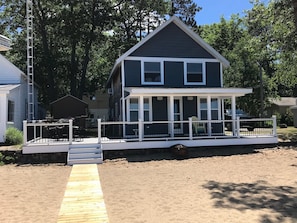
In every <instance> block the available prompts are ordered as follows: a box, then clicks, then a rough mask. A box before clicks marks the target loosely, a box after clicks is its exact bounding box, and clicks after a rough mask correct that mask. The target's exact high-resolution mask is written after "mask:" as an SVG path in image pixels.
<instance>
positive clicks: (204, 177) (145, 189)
mask: <svg viewBox="0 0 297 223" xmlns="http://www.w3.org/2000/svg"><path fill="white" fill-rule="evenodd" d="M239 150H240V151H241V153H240V154H239V153H238V151H239ZM98 170H99V174H100V178H101V186H102V189H103V193H104V199H105V203H106V207H107V213H108V216H109V220H110V223H144V222H150V223H159V222H160V223H169V222H170V223H177V222H178V223H192V222H193V223H197V222H198V223H199V222H202V223H207V222H211V223H217V222H218V223H239V222H244V223H254V222H257V223H279V222H288V223H296V222H297V149H296V148H293V149H290V148H285V149H259V150H253V149H240V148H236V149H229V148H225V149H219V148H218V149H199V150H196V151H194V152H193V151H191V152H190V158H188V159H184V160H177V159H175V158H174V157H172V155H171V154H170V153H153V154H136V155H132V154H131V155H124V156H122V157H121V158H117V159H110V160H106V161H105V162H104V164H101V165H98ZM70 171H71V167H69V166H64V165H62V164H61V165H57V164H50V165H24V166H15V165H6V166H0V205H1V206H0V222H4V223H6V222H22V223H23V222H25V223H26V222H46V223H47V222H56V221H57V217H58V213H59V208H60V205H61V202H62V199H63V195H64V190H65V188H66V184H67V180H68V177H69V174H70Z"/></svg>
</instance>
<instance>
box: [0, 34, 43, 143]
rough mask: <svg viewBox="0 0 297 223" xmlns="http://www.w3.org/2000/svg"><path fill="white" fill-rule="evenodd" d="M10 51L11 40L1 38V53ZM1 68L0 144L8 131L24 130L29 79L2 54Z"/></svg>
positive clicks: (0, 57)
mask: <svg viewBox="0 0 297 223" xmlns="http://www.w3.org/2000/svg"><path fill="white" fill-rule="evenodd" d="M9 49H10V40H8V39H7V38H6V37H3V36H0V51H6V50H9ZM0 68H1V69H0V142H5V131H6V129H7V128H8V127H15V128H18V129H19V130H22V127H23V124H22V123H23V120H25V119H26V117H27V101H28V100H27V96H28V94H27V78H26V75H25V74H24V72H22V71H21V70H20V69H19V68H17V67H16V66H15V65H13V64H12V63H11V62H10V61H8V60H7V59H6V58H5V57H4V56H3V55H1V54H0ZM36 92H37V91H35V93H36ZM36 95H37V94H35V97H34V98H35V101H36V103H35V105H37V97H36ZM35 111H37V109H35Z"/></svg>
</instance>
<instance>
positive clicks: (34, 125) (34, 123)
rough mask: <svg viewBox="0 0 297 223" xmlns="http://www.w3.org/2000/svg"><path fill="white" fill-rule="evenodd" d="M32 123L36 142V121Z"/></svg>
mask: <svg viewBox="0 0 297 223" xmlns="http://www.w3.org/2000/svg"><path fill="white" fill-rule="evenodd" d="M32 123H33V132H34V140H35V139H36V138H37V137H36V120H33V121H32Z"/></svg>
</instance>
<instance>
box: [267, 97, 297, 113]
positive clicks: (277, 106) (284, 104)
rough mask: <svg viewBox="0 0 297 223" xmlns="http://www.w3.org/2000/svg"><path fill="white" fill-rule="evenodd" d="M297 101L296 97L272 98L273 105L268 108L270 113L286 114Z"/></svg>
mask: <svg viewBox="0 0 297 223" xmlns="http://www.w3.org/2000/svg"><path fill="white" fill-rule="evenodd" d="M296 102H297V98H295V97H280V98H275V99H271V100H270V103H271V106H270V107H269V108H268V109H267V112H268V115H275V114H277V113H279V114H281V115H284V114H286V112H287V111H288V110H289V109H290V107H292V106H295V105H296V104H297V103H296Z"/></svg>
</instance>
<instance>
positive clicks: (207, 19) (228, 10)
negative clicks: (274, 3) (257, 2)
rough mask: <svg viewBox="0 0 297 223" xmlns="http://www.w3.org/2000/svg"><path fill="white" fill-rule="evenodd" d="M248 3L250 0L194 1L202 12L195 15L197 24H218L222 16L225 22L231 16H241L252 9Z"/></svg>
mask: <svg viewBox="0 0 297 223" xmlns="http://www.w3.org/2000/svg"><path fill="white" fill-rule="evenodd" d="M249 1H250V0H194V2H195V3H196V4H197V5H198V6H200V7H202V10H201V11H200V12H198V13H197V15H196V21H197V24H198V25H205V24H208V25H209V24H213V23H218V22H220V18H221V17H222V16H223V17H224V18H225V19H226V20H229V19H230V18H231V15H232V14H237V13H239V14H241V15H243V12H244V10H248V9H251V8H252V7H253V5H252V4H251V3H250V2H249ZM264 2H265V1H264Z"/></svg>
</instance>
